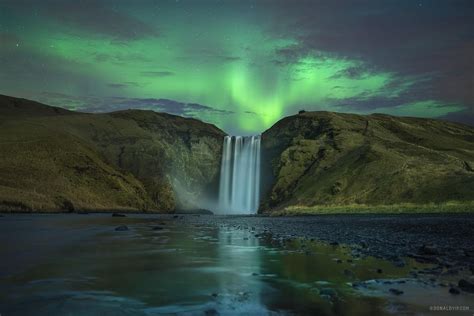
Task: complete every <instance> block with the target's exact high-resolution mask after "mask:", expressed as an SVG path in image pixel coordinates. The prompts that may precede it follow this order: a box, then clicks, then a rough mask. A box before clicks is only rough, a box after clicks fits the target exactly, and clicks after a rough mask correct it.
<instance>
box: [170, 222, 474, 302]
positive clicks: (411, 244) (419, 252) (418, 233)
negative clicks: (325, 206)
mask: <svg viewBox="0 0 474 316" xmlns="http://www.w3.org/2000/svg"><path fill="white" fill-rule="evenodd" d="M169 217H170V219H172V220H176V221H181V222H183V223H185V224H190V225H214V226H219V227H224V228H225V227H231V228H234V229H242V230H250V231H252V233H253V234H254V236H255V237H257V238H261V239H266V240H268V241H270V242H271V243H272V244H274V245H275V246H283V247H284V246H285V244H286V243H288V242H290V241H292V240H295V239H301V240H304V241H321V242H326V243H329V244H331V245H333V246H348V247H349V248H350V252H351V255H352V256H353V257H355V258H357V257H361V256H374V257H377V258H382V259H386V260H389V261H391V262H393V263H394V264H395V265H396V266H404V265H405V264H406V263H405V261H406V258H413V259H414V260H416V261H417V262H420V263H426V264H429V267H428V268H425V269H423V270H412V271H411V272H410V276H411V277H413V278H420V279H424V280H429V282H431V283H432V285H438V286H443V287H447V290H449V292H450V293H452V294H453V295H455V294H459V293H460V291H464V292H467V293H474V276H473V275H474V243H473V242H472V240H473V237H474V235H473V232H474V215H470V214H450V215H421V214H420V215H320V216H307V217H267V216H206V215H174V216H169ZM302 251H304V249H302ZM445 280H450V282H446V281H445ZM456 280H457V281H456Z"/></svg>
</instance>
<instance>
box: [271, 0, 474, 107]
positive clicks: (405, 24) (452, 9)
mask: <svg viewBox="0 0 474 316" xmlns="http://www.w3.org/2000/svg"><path fill="white" fill-rule="evenodd" d="M420 4H421V6H420ZM472 8H473V6H472V1H469V0H459V1H451V2H449V1H447V2H418V1H409V0H400V1H396V2H386V1H369V0H364V1H327V2H320V1H314V2H308V1H301V2H299V1H296V2H291V4H290V3H288V2H285V1H282V2H279V3H277V4H276V7H275V10H276V11H277V16H276V18H275V23H273V24H272V25H271V27H270V28H269V32H270V33H271V34H273V36H274V37H275V38H280V39H293V40H294V41H295V43H293V44H291V45H287V46H285V47H278V48H276V49H275V51H274V54H275V56H276V59H275V60H274V63H275V64H277V65H281V66H284V65H287V64H292V63H295V62H297V61H298V60H299V59H301V58H304V57H305V56H312V55H315V54H318V53H319V52H324V53H325V54H330V55H332V56H338V57H340V58H350V59H356V60H361V61H363V62H364V63H366V64H369V65H372V66H373V67H375V68H376V69H382V70H384V71H387V72H393V73H397V74H398V75H399V76H401V77H403V76H426V77H429V82H426V81H425V82H424V83H423V86H424V89H423V90H424V93H427V95H424V96H423V97H424V99H438V100H441V101H442V102H444V103H456V104H464V105H465V106H468V107H471V108H472V107H473V106H474V89H473V88H472V87H473V85H474V81H473V80H474V78H473V76H472V74H473V73H474V63H473V62H472V56H474V36H473V32H472V29H473V27H474V22H473V21H474V10H472ZM337 75H339V76H346V77H349V78H350V77H357V76H360V75H363V71H362V69H350V71H349V72H341V73H339V74H337Z"/></svg>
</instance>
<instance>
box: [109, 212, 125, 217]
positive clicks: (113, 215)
mask: <svg viewBox="0 0 474 316" xmlns="http://www.w3.org/2000/svg"><path fill="white" fill-rule="evenodd" d="M112 217H127V216H126V215H125V214H120V213H112Z"/></svg>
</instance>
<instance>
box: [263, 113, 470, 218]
mask: <svg viewBox="0 0 474 316" xmlns="http://www.w3.org/2000/svg"><path fill="white" fill-rule="evenodd" d="M263 139H264V141H263V147H264V155H266V156H267V158H268V157H269V158H270V159H271V161H272V164H271V168H272V170H267V172H266V173H267V178H269V176H268V174H271V175H270V177H272V185H271V186H269V187H267V190H266V192H267V196H266V199H265V201H264V210H266V211H269V210H272V209H273V210H275V209H276V210H280V211H281V210H285V211H284V212H287V213H308V212H309V213H311V212H319V213H320V212H323V213H324V212H340V211H341V209H340V207H339V206H341V205H344V207H346V208H347V209H348V210H350V211H353V212H358V211H363V210H365V211H367V212H372V211H375V210H376V209H379V210H380V211H384V210H385V211H389V208H387V207H385V208H384V207H383V205H394V208H393V209H392V211H395V208H398V209H403V208H404V209H406V210H415V209H420V211H423V210H421V208H423V209H424V210H426V211H427V210H429V209H431V208H437V207H438V206H435V205H434V204H430V203H437V204H439V203H443V204H444V205H451V206H447V207H445V209H447V208H449V209H453V208H455V207H453V206H452V205H458V206H459V205H460V204H463V205H472V204H470V203H471V202H472V201H473V200H474V172H473V170H472V166H474V129H473V128H472V127H468V126H464V125H461V124H455V123H448V122H442V121H437V120H428V119H418V118H401V117H391V116H387V115H369V116H362V115H352V114H339V113H329V112H308V113H304V114H302V115H297V116H292V117H288V118H285V119H283V120H282V121H280V122H278V123H277V124H276V125H275V126H274V127H272V128H271V129H270V130H269V131H267V132H265V133H264V135H263ZM380 206H382V207H380Z"/></svg>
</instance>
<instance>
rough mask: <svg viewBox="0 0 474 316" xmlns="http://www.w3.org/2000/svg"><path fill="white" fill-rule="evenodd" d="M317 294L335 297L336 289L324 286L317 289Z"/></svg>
mask: <svg viewBox="0 0 474 316" xmlns="http://www.w3.org/2000/svg"><path fill="white" fill-rule="evenodd" d="M319 295H321V296H328V297H330V298H334V297H337V292H336V290H334V289H331V288H329V287H325V288H322V289H321V290H320V291H319Z"/></svg>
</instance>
